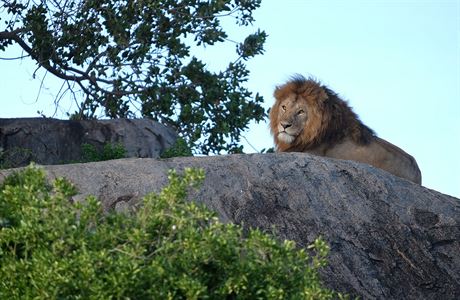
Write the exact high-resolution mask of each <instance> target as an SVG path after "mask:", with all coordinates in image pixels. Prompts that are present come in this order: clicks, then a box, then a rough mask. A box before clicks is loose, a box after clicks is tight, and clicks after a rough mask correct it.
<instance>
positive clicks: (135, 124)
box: [0, 118, 177, 168]
mask: <svg viewBox="0 0 460 300" xmlns="http://www.w3.org/2000/svg"><path fill="white" fill-rule="evenodd" d="M176 138H177V135H176V133H175V131H174V130H173V129H171V128H168V127H166V126H164V125H162V124H160V123H158V122H155V121H153V120H150V119H111V120H80V121H76V120H58V119H50V118H18V119H0V167H4V168H5V167H9V168H11V167H19V166H25V165H27V164H29V163H30V162H31V161H34V162H36V163H38V164H43V165H53V164H65V163H71V162H80V161H82V160H84V157H83V156H84V150H83V148H84V147H82V146H83V145H91V147H93V148H94V149H95V150H96V151H102V149H103V148H104V146H105V145H107V144H110V145H112V146H116V145H120V146H121V147H122V148H124V150H125V156H126V157H143V158H158V157H159V156H160V154H161V153H162V152H163V151H164V150H165V149H167V148H169V147H170V146H171V145H173V144H174V142H175V140H176Z"/></svg>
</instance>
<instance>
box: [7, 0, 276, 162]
mask: <svg viewBox="0 0 460 300" xmlns="http://www.w3.org/2000/svg"><path fill="white" fill-rule="evenodd" d="M260 2H261V0H209V1H203V0H182V1H177V0H133V1H129V0H108V1H98V0H86V1H82V0H49V1H45V0H39V1H30V0H22V1H15V0H12V1H9V0H5V1H2V3H1V4H0V13H1V14H0V16H1V18H2V20H1V21H2V22H1V23H0V26H2V27H3V28H2V27H0V50H5V49H6V48H7V47H8V46H10V45H13V44H18V45H19V46H20V47H21V48H22V49H23V51H24V53H25V54H26V56H29V57H30V58H31V59H33V60H34V61H35V62H36V63H37V65H38V67H39V68H44V69H45V70H46V71H47V72H49V73H51V74H53V75H54V76H56V77H58V78H60V79H62V82H63V85H62V87H61V89H60V90H59V93H58V94H57V96H56V97H57V100H59V99H61V98H62V97H64V96H69V95H70V97H72V99H75V100H76V101H77V103H78V109H77V111H75V112H73V113H72V114H70V112H69V115H70V116H71V117H72V118H79V119H84V118H96V117H101V116H103V117H109V118H130V117H140V116H142V117H149V118H153V119H154V120H157V121H159V122H161V123H163V124H166V125H170V126H173V127H174V128H176V129H177V131H178V133H179V135H180V136H181V137H183V138H184V139H185V140H186V141H187V143H188V144H189V145H190V146H191V147H192V148H193V149H194V151H195V152H196V153H202V154H209V153H220V152H222V151H226V152H230V153H231V152H241V151H242V146H241V145H240V143H239V142H240V138H241V135H242V133H243V131H244V130H245V129H247V128H248V125H249V122H251V121H256V122H259V121H261V120H263V119H264V118H265V117H266V112H265V110H264V109H263V107H262V106H261V103H262V102H263V98H262V97H261V96H260V95H259V94H255V95H254V94H253V93H252V92H251V91H249V90H248V89H247V87H245V83H246V82H247V80H248V76H249V71H248V70H247V68H246V65H245V61H247V60H248V59H250V58H252V57H254V56H255V55H258V54H262V53H263V51H264V49H263V44H264V42H265V39H266V37H267V35H266V33H265V32H264V31H260V30H257V31H256V32H255V33H253V34H250V35H248V36H247V37H246V38H245V39H244V40H243V41H240V42H233V43H235V50H236V55H235V59H232V60H231V61H229V63H228V66H227V67H226V68H225V69H224V70H221V71H218V72H213V71H211V70H209V69H208V68H207V66H206V62H204V61H202V60H200V59H199V58H197V57H195V56H194V55H193V51H192V47H195V46H203V47H204V46H210V45H214V44H216V43H221V42H227V43H229V42H230V43H231V41H230V39H229V37H228V36H227V33H226V32H225V30H224V27H223V25H222V19H223V18H224V17H228V18H233V19H234V20H235V23H236V25H237V26H243V27H244V26H248V25H250V24H252V22H253V21H254V19H253V11H254V10H255V9H256V8H258V7H259V6H260Z"/></svg>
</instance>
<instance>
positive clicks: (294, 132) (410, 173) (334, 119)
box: [270, 75, 422, 184]
mask: <svg viewBox="0 0 460 300" xmlns="http://www.w3.org/2000/svg"><path fill="white" fill-rule="evenodd" d="M274 96H275V98H276V101H275V104H274V105H273V107H272V109H271V111H270V129H271V133H272V135H273V137H274V139H275V145H276V149H277V151H279V152H307V153H311V154H315V155H320V156H327V157H333V158H340V159H348V160H354V161H359V162H363V163H367V164H370V165H373V166H374V167H377V168H381V169H383V170H386V171H387V172H390V173H392V174H394V175H396V176H399V177H402V178H406V179H409V180H411V181H413V182H415V183H418V184H420V183H421V181H422V178H421V177H422V176H421V173H420V169H419V168H418V166H417V162H416V161H415V159H414V158H413V157H412V156H410V155H409V154H407V153H406V152H404V151H403V150H401V149H400V148H398V147H396V146H395V145H393V144H391V143H389V142H387V141H385V140H383V139H381V138H378V137H377V136H376V135H375V133H374V131H372V129H370V128H369V127H367V126H366V125H364V124H363V123H362V122H361V121H360V120H359V118H358V116H357V115H356V114H355V113H354V112H353V111H352V110H351V108H350V107H349V106H348V104H347V103H346V102H345V101H343V100H342V99H340V98H339V97H338V95H337V94H336V93H334V92H333V91H331V90H330V89H329V88H327V87H325V86H323V85H321V84H320V83H318V82H317V81H315V80H313V79H305V78H304V77H303V76H301V75H296V76H294V77H293V78H292V79H291V80H290V81H288V82H287V83H286V84H284V85H282V86H279V87H277V88H276V89H275V93H274Z"/></svg>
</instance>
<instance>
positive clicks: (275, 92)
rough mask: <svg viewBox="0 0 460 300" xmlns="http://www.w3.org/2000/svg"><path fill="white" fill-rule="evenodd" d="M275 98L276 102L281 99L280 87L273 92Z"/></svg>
mask: <svg viewBox="0 0 460 300" xmlns="http://www.w3.org/2000/svg"><path fill="white" fill-rule="evenodd" d="M273 97H275V99H276V100H279V99H280V98H281V88H280V87H279V86H277V87H276V88H275V91H274V92H273Z"/></svg>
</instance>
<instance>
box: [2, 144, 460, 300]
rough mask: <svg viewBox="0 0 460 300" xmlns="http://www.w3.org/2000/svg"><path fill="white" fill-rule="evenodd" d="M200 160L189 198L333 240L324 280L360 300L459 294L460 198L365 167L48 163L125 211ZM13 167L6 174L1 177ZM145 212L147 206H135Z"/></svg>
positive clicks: (272, 157)
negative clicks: (202, 176)
mask: <svg viewBox="0 0 460 300" xmlns="http://www.w3.org/2000/svg"><path fill="white" fill-rule="evenodd" d="M185 167H200V168H204V169H205V171H206V174H207V176H206V180H205V182H204V185H203V187H202V189H201V190H200V191H199V192H197V193H196V194H195V195H193V197H194V198H195V199H196V200H197V201H201V202H203V203H205V204H206V205H207V206H208V207H209V208H211V209H213V210H215V211H216V212H217V213H218V215H219V216H220V218H221V220H223V221H225V222H235V223H240V224H243V225H244V226H250V227H258V228H261V229H262V230H264V231H274V232H275V234H276V235H277V236H278V237H279V238H280V239H291V240H294V241H296V242H297V244H298V245H299V246H300V247H303V246H305V245H307V244H309V243H311V242H312V241H313V240H314V239H315V238H316V237H318V236H322V237H324V238H325V239H326V240H327V242H328V243H329V245H330V246H331V254H330V257H329V261H330V264H329V266H328V267H326V268H325V269H324V270H323V272H322V278H323V280H324V281H325V282H326V283H327V285H328V286H329V287H331V288H334V289H336V290H339V291H342V292H348V293H351V294H352V295H358V296H361V298H363V299H460V200H459V199H456V198H453V197H450V196H448V195H444V194H441V193H438V192H436V191H433V190H429V189H427V188H424V187H422V186H419V185H417V184H414V183H411V182H409V181H406V180H404V179H401V178H398V177H395V176H392V175H390V174H388V173H386V172H384V171H382V170H379V169H375V168H372V167H370V166H368V165H364V164H359V163H355V162H349V161H341V160H332V159H326V158H321V157H313V156H310V155H308V154H301V153H282V154H264V155H261V154H254V155H229V156H214V157H191V158H176V159H170V160H153V159H124V160H116V161H107V162H100V163H89V164H75V165H66V166H47V167H46V170H47V171H48V174H49V176H50V177H51V178H52V177H55V176H65V177H67V178H69V179H70V180H71V181H73V182H74V183H75V184H76V185H77V186H78V188H79V189H80V191H81V193H82V194H81V195H80V197H82V196H83V195H86V194H93V195H96V196H98V197H99V198H100V199H101V200H102V201H103V202H104V206H105V207H106V208H111V207H112V208H115V209H126V208H128V207H130V206H132V205H134V204H136V203H138V200H139V198H140V197H141V196H142V195H144V194H146V193H148V192H150V191H159V190H160V189H161V187H162V186H163V185H165V184H166V182H167V179H166V173H167V170H168V169H177V170H182V169H183V168H185ZM8 173H10V171H0V181H1V180H2V178H3V177H4V176H5V175H6V174H8ZM139 209H142V208H139Z"/></svg>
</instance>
